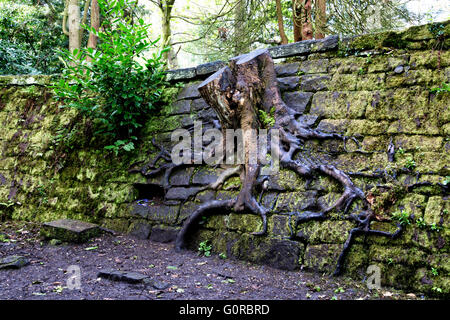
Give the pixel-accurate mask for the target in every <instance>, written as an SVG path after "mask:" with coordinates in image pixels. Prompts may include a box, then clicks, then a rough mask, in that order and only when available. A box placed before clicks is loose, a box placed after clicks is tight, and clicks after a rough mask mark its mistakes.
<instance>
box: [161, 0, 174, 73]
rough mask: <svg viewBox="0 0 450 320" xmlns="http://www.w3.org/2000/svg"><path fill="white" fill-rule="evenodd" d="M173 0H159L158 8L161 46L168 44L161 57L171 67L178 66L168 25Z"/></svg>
mask: <svg viewBox="0 0 450 320" xmlns="http://www.w3.org/2000/svg"><path fill="white" fill-rule="evenodd" d="M174 3H175V0H160V1H159V9H160V11H161V28H162V39H161V40H162V42H161V46H162V48H166V47H167V46H170V49H169V50H168V51H166V52H164V53H163V58H164V60H165V61H167V66H168V67H169V68H171V69H175V68H177V67H178V61H177V57H176V56H177V55H176V53H175V51H174V48H173V47H171V42H172V41H171V36H172V30H171V26H170V21H171V19H172V8H173V5H174Z"/></svg>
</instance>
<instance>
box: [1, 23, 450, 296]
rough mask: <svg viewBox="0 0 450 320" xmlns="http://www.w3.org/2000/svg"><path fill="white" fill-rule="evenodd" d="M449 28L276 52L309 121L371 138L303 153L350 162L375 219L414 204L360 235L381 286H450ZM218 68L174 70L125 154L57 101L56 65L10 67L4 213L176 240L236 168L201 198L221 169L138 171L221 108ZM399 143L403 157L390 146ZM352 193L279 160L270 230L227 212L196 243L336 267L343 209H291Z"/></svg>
mask: <svg viewBox="0 0 450 320" xmlns="http://www.w3.org/2000/svg"><path fill="white" fill-rule="evenodd" d="M442 28H443V30H444V37H439V38H438V37H436V36H435V34H434V33H433V32H432V31H433V30H435V28H430V26H429V25H425V26H420V27H413V28H410V29H408V30H406V31H404V32H387V33H381V34H374V35H366V36H360V37H356V38H346V39H338V38H337V37H334V38H333V37H330V38H328V39H326V40H325V41H311V42H305V43H304V44H296V45H295V46H292V45H291V46H289V45H288V47H283V46H281V47H276V48H272V49H271V50H272V51H271V52H273V54H274V56H275V57H277V58H279V59H278V60H276V62H277V66H276V71H277V75H278V81H279V85H280V88H281V90H282V93H283V99H284V101H285V102H286V103H287V104H288V105H290V106H291V107H292V108H294V109H296V110H297V111H299V112H300V113H302V116H301V117H302V121H305V122H306V123H308V124H309V125H311V126H314V127H317V128H318V129H320V130H322V131H328V132H338V133H342V134H345V135H349V136H354V137H356V139H357V140H358V141H359V143H360V146H361V148H358V146H357V145H356V144H355V143H354V142H353V141H350V140H349V141H348V142H347V144H346V148H344V144H343V143H342V141H338V140H328V141H310V142H308V143H307V144H306V145H305V146H304V149H305V152H301V153H300V156H301V157H303V158H308V159H309V161H322V162H328V163H332V164H334V165H336V166H337V167H338V168H340V169H342V170H344V171H346V172H347V173H349V174H351V175H352V179H353V181H354V182H355V184H356V185H358V186H359V187H360V188H361V189H362V190H363V191H364V192H365V193H366V195H367V196H368V197H370V199H371V201H372V202H373V208H374V209H375V210H376V213H377V215H378V216H379V221H376V222H374V224H373V226H372V227H373V229H378V230H386V231H387V230H391V231H392V230H394V229H395V222H394V220H393V213H394V212H399V211H403V212H407V213H408V214H410V224H409V225H407V226H406V228H405V231H404V232H403V233H402V235H401V236H400V237H399V238H398V239H395V240H391V239H387V238H381V237H376V236H367V237H361V238H358V239H357V240H356V243H355V244H354V245H353V246H352V248H351V250H350V253H349V255H348V257H347V259H346V265H345V273H346V274H348V275H351V276H353V277H357V278H358V277H359V278H361V279H362V278H364V277H365V276H366V270H367V267H368V266H369V265H371V264H376V265H378V266H379V267H380V268H381V276H382V285H383V286H384V285H390V286H395V287H398V288H403V289H407V290H413V291H416V292H424V293H427V294H436V295H446V296H448V294H449V292H450V277H449V273H450V262H449V253H450V246H449V243H450V225H449V221H450V215H449V211H450V201H449V194H448V191H445V190H448V188H444V187H443V186H445V185H447V184H448V183H450V177H449V176H450V167H449V166H450V152H449V151H450V110H449V105H450V103H449V102H450V95H449V93H448V92H444V93H439V94H436V93H431V92H430V89H432V88H436V87H438V86H440V85H442V83H444V82H446V83H448V82H450V53H449V51H448V48H449V46H450V43H449V41H450V40H449V33H450V24H449V23H448V22H446V23H444V24H443V27H442ZM295 50H297V51H295ZM221 66H223V63H220V62H218V63H213V64H208V65H203V66H199V67H197V68H190V69H188V70H181V71H176V70H175V71H171V72H170V77H171V79H172V83H173V84H174V86H173V88H172V89H171V90H170V91H171V94H172V95H173V97H174V98H173V99H172V100H170V101H169V100H168V101H167V104H166V106H165V108H164V110H162V111H161V114H159V115H153V116H152V117H151V119H150V120H149V121H148V122H147V125H146V127H145V128H144V129H143V130H142V132H141V135H140V139H141V143H140V145H139V147H138V148H137V149H136V150H134V151H133V152H132V153H127V154H122V155H119V156H114V155H113V154H111V153H108V152H105V151H104V150H103V149H102V147H101V143H102V141H99V140H98V138H97V137H95V136H93V134H92V123H90V122H89V121H87V120H85V119H83V118H82V117H80V116H79V115H77V114H76V112H74V111H73V110H68V109H60V108H59V107H58V104H57V103H56V102H55V101H54V100H53V98H52V94H51V89H50V88H49V87H48V85H49V84H50V83H51V77H49V76H21V77H16V76H15V77H7V76H4V77H0V215H1V217H2V219H5V218H9V219H18V220H34V221H49V220H52V219H56V218H75V219H81V220H85V221H90V222H97V223H101V224H102V225H104V226H106V227H109V228H113V229H115V230H118V231H122V232H128V233H131V234H133V235H135V236H136V237H140V238H148V239H150V240H152V241H162V242H170V241H172V240H173V239H174V238H175V236H176V233H177V231H178V230H179V228H180V226H181V224H182V222H183V219H185V218H186V217H187V216H189V214H191V213H192V212H193V210H195V208H196V207H197V206H198V205H199V204H200V203H202V202H205V201H208V200H210V199H214V198H216V199H226V198H230V197H234V196H236V194H237V193H238V192H239V188H240V182H239V179H237V178H236V177H234V178H230V179H228V180H227V181H226V183H225V184H224V186H223V188H222V189H221V190H218V191H204V192H201V193H199V194H198V195H197V196H195V197H192V195H193V194H194V193H195V192H196V191H197V190H198V188H199V187H202V186H205V185H207V184H209V183H211V182H213V181H214V180H215V179H216V178H217V176H218V175H219V174H220V172H221V169H215V170H213V169H211V168H210V167H206V166H203V167H202V166H200V167H196V168H187V169H182V170H179V171H175V172H174V173H173V174H172V176H171V178H170V183H171V186H172V187H171V188H170V189H169V190H167V191H165V190H164V181H163V177H162V176H156V177H154V178H151V179H147V178H144V177H143V176H142V175H141V174H139V173H130V172H129V169H130V167H133V165H134V164H139V163H143V162H145V161H149V160H150V159H152V158H153V157H154V156H155V155H156V154H157V153H158V151H159V150H158V149H157V148H156V147H155V146H153V144H152V143H151V140H152V139H153V138H155V141H156V142H157V143H158V144H161V145H164V146H166V147H168V148H169V147H170V146H171V145H173V142H171V141H170V134H171V132H172V131H173V130H174V129H177V128H189V127H191V126H192V125H193V122H194V121H195V120H202V121H203V122H204V123H205V124H206V123H207V122H208V121H209V122H210V121H211V120H214V119H217V117H216V115H215V114H214V112H213V111H212V110H211V109H210V108H209V107H208V106H207V105H206V103H205V102H204V100H203V99H202V98H201V97H200V96H199V93H198V91H197V89H196V86H197V85H198V83H199V81H201V80H202V79H204V78H205V77H206V76H207V75H208V74H210V73H211V72H214V71H215V70H217V68H219V67H221ZM205 70H206V71H205ZM206 126H207V125H206ZM391 143H392V144H394V145H395V149H396V153H395V155H394V159H393V160H394V161H389V156H388V153H387V150H388V146H389V144H391ZM383 170H385V172H387V173H388V174H390V175H393V173H397V175H396V176H395V178H393V179H390V180H389V181H386V180H385V179H383V178H376V177H374V176H373V175H374V174H376V173H379V172H381V171H383ZM377 185H378V186H379V185H384V186H385V188H380V187H377ZM408 186H409V187H408ZM411 186H412V187H411ZM341 192H342V190H341V187H340V186H339V184H337V183H335V182H334V181H333V180H331V179H330V178H328V177H317V179H315V180H314V181H312V183H311V184H307V183H306V181H305V180H304V179H302V178H301V177H297V176H296V175H295V174H294V173H292V172H290V171H284V170H282V171H281V172H280V173H279V174H278V175H276V176H273V177H272V178H271V180H270V184H269V191H268V192H267V193H266V194H265V195H264V197H263V199H262V203H263V204H264V205H265V206H266V207H269V208H272V207H273V211H272V212H271V213H270V214H269V216H268V221H269V228H268V229H269V232H268V234H267V236H264V237H257V236H253V235H252V234H251V233H252V232H254V231H258V230H259V229H260V228H261V220H260V218H259V217H258V216H255V215H251V214H237V213H229V214H226V215H221V214H217V215H213V216H211V217H210V218H208V219H207V220H205V221H203V223H202V224H201V225H199V231H198V232H197V233H196V234H194V235H193V237H192V239H191V248H192V249H193V250H196V249H197V246H198V244H199V242H201V241H205V240H209V241H210V242H211V243H212V247H213V249H212V250H213V252H214V253H221V252H223V253H226V254H227V256H229V257H235V258H238V259H244V260H249V261H253V262H257V263H264V264H269V265H271V266H274V267H277V268H284V269H289V270H297V269H300V268H301V267H302V268H305V269H308V270H313V271H316V272H321V273H322V272H332V271H333V270H334V267H335V263H336V260H337V256H338V255H339V253H340V251H341V250H342V247H343V243H344V242H345V240H346V239H347V236H348V232H349V230H350V229H351V228H353V227H354V224H353V222H349V221H346V220H343V219H342V217H340V215H339V214H338V213H335V214H331V215H330V219H329V220H327V221H322V222H314V221H311V222H308V223H304V224H301V225H299V226H298V227H297V228H296V229H295V230H293V228H292V226H293V221H291V220H290V219H289V216H286V215H284V214H283V213H287V212H291V211H302V210H305V208H312V207H314V206H317V204H318V203H330V204H331V203H333V201H335V200H336V199H337V197H339V196H340V194H341ZM445 192H447V193H445Z"/></svg>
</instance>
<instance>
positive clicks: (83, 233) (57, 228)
mask: <svg viewBox="0 0 450 320" xmlns="http://www.w3.org/2000/svg"><path fill="white" fill-rule="evenodd" d="M100 232H101V230H100V228H99V227H98V225H96V224H93V223H88V222H83V221H78V220H71V219H60V220H55V221H51V222H46V223H44V224H43V225H42V227H41V235H42V236H43V237H45V238H47V239H58V240H61V241H66V242H77V243H79V242H86V241H87V240H89V239H90V238H93V237H96V236H98V235H99V234H100Z"/></svg>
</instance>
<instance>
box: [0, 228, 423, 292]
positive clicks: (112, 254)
mask: <svg viewBox="0 0 450 320" xmlns="http://www.w3.org/2000/svg"><path fill="white" fill-rule="evenodd" d="M10 255H21V256H24V257H26V258H27V259H28V260H29V261H30V264H29V265H27V266H24V267H22V268H20V269H0V299H6V300H43V299H51V300H79V299H82V300H84V299H88V300H129V299H133V300H141V299H151V300H154V299H162V300H174V299H182V300H209V299H214V300H237V299H245V300H256V299H257V300H290V299H294V300H300V299H302V300H303V299H305V300H344V299H345V300H349V299H351V300H355V299H359V300H362V299H364V300H365V299H402V300H403V299H426V297H424V296H421V295H415V294H412V293H408V292H402V291H399V290H395V289H392V288H382V290H372V291H370V290H368V289H367V287H366V285H365V284H364V283H363V282H360V281H355V280H351V279H349V278H347V277H344V276H341V277H338V278H336V277H331V276H328V275H319V274H315V273H310V272H305V271H301V270H299V271H284V270H278V269H274V268H270V267H268V266H261V265H255V264H252V263H249V262H245V261H238V260H233V259H230V258H224V257H222V258H221V257H219V256H218V255H216V254H212V255H211V256H209V257H205V256H203V255H198V253H197V252H193V251H183V252H181V253H176V252H175V250H174V246H173V243H157V242H151V241H149V240H139V239H135V238H132V237H130V236H127V235H110V234H104V235H102V236H101V237H99V238H95V239H91V240H90V241H89V242H87V243H83V244H66V243H62V244H59V245H54V244H50V242H47V241H43V240H42V239H40V237H39V225H38V224H32V223H17V222H15V223H12V222H3V223H0V258H4V257H6V256H10ZM71 265H77V266H79V267H80V270H81V288H80V289H73V290H71V289H69V287H70V286H69V287H68V285H67V283H68V282H67V280H68V279H69V276H70V274H69V273H68V272H67V268H68V267H69V266H71ZM105 269H114V270H123V271H134V272H139V273H142V274H145V275H148V276H149V277H151V279H153V280H155V281H158V282H159V283H161V284H168V287H167V288H165V289H164V290H161V289H159V290H158V289H155V288H154V287H153V286H151V285H149V284H144V283H137V284H130V283H126V282H122V281H113V280H108V279H104V278H99V277H98V273H99V271H101V270H105Z"/></svg>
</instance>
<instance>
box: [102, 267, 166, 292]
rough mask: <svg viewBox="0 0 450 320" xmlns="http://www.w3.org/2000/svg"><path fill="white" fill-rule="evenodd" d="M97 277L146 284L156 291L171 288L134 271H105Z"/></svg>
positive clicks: (164, 283)
mask: <svg viewBox="0 0 450 320" xmlns="http://www.w3.org/2000/svg"><path fill="white" fill-rule="evenodd" d="M97 277H100V278H104V279H109V280H113V281H123V282H127V283H133V284H136V283H145V284H146V285H148V286H152V287H153V288H155V289H158V290H164V289H167V288H168V287H170V284H168V283H166V282H161V281H157V280H154V279H152V278H150V277H149V276H147V275H145V274H142V273H139V272H134V271H120V270H113V269H105V270H102V271H100V272H99V273H98V274H97Z"/></svg>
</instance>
